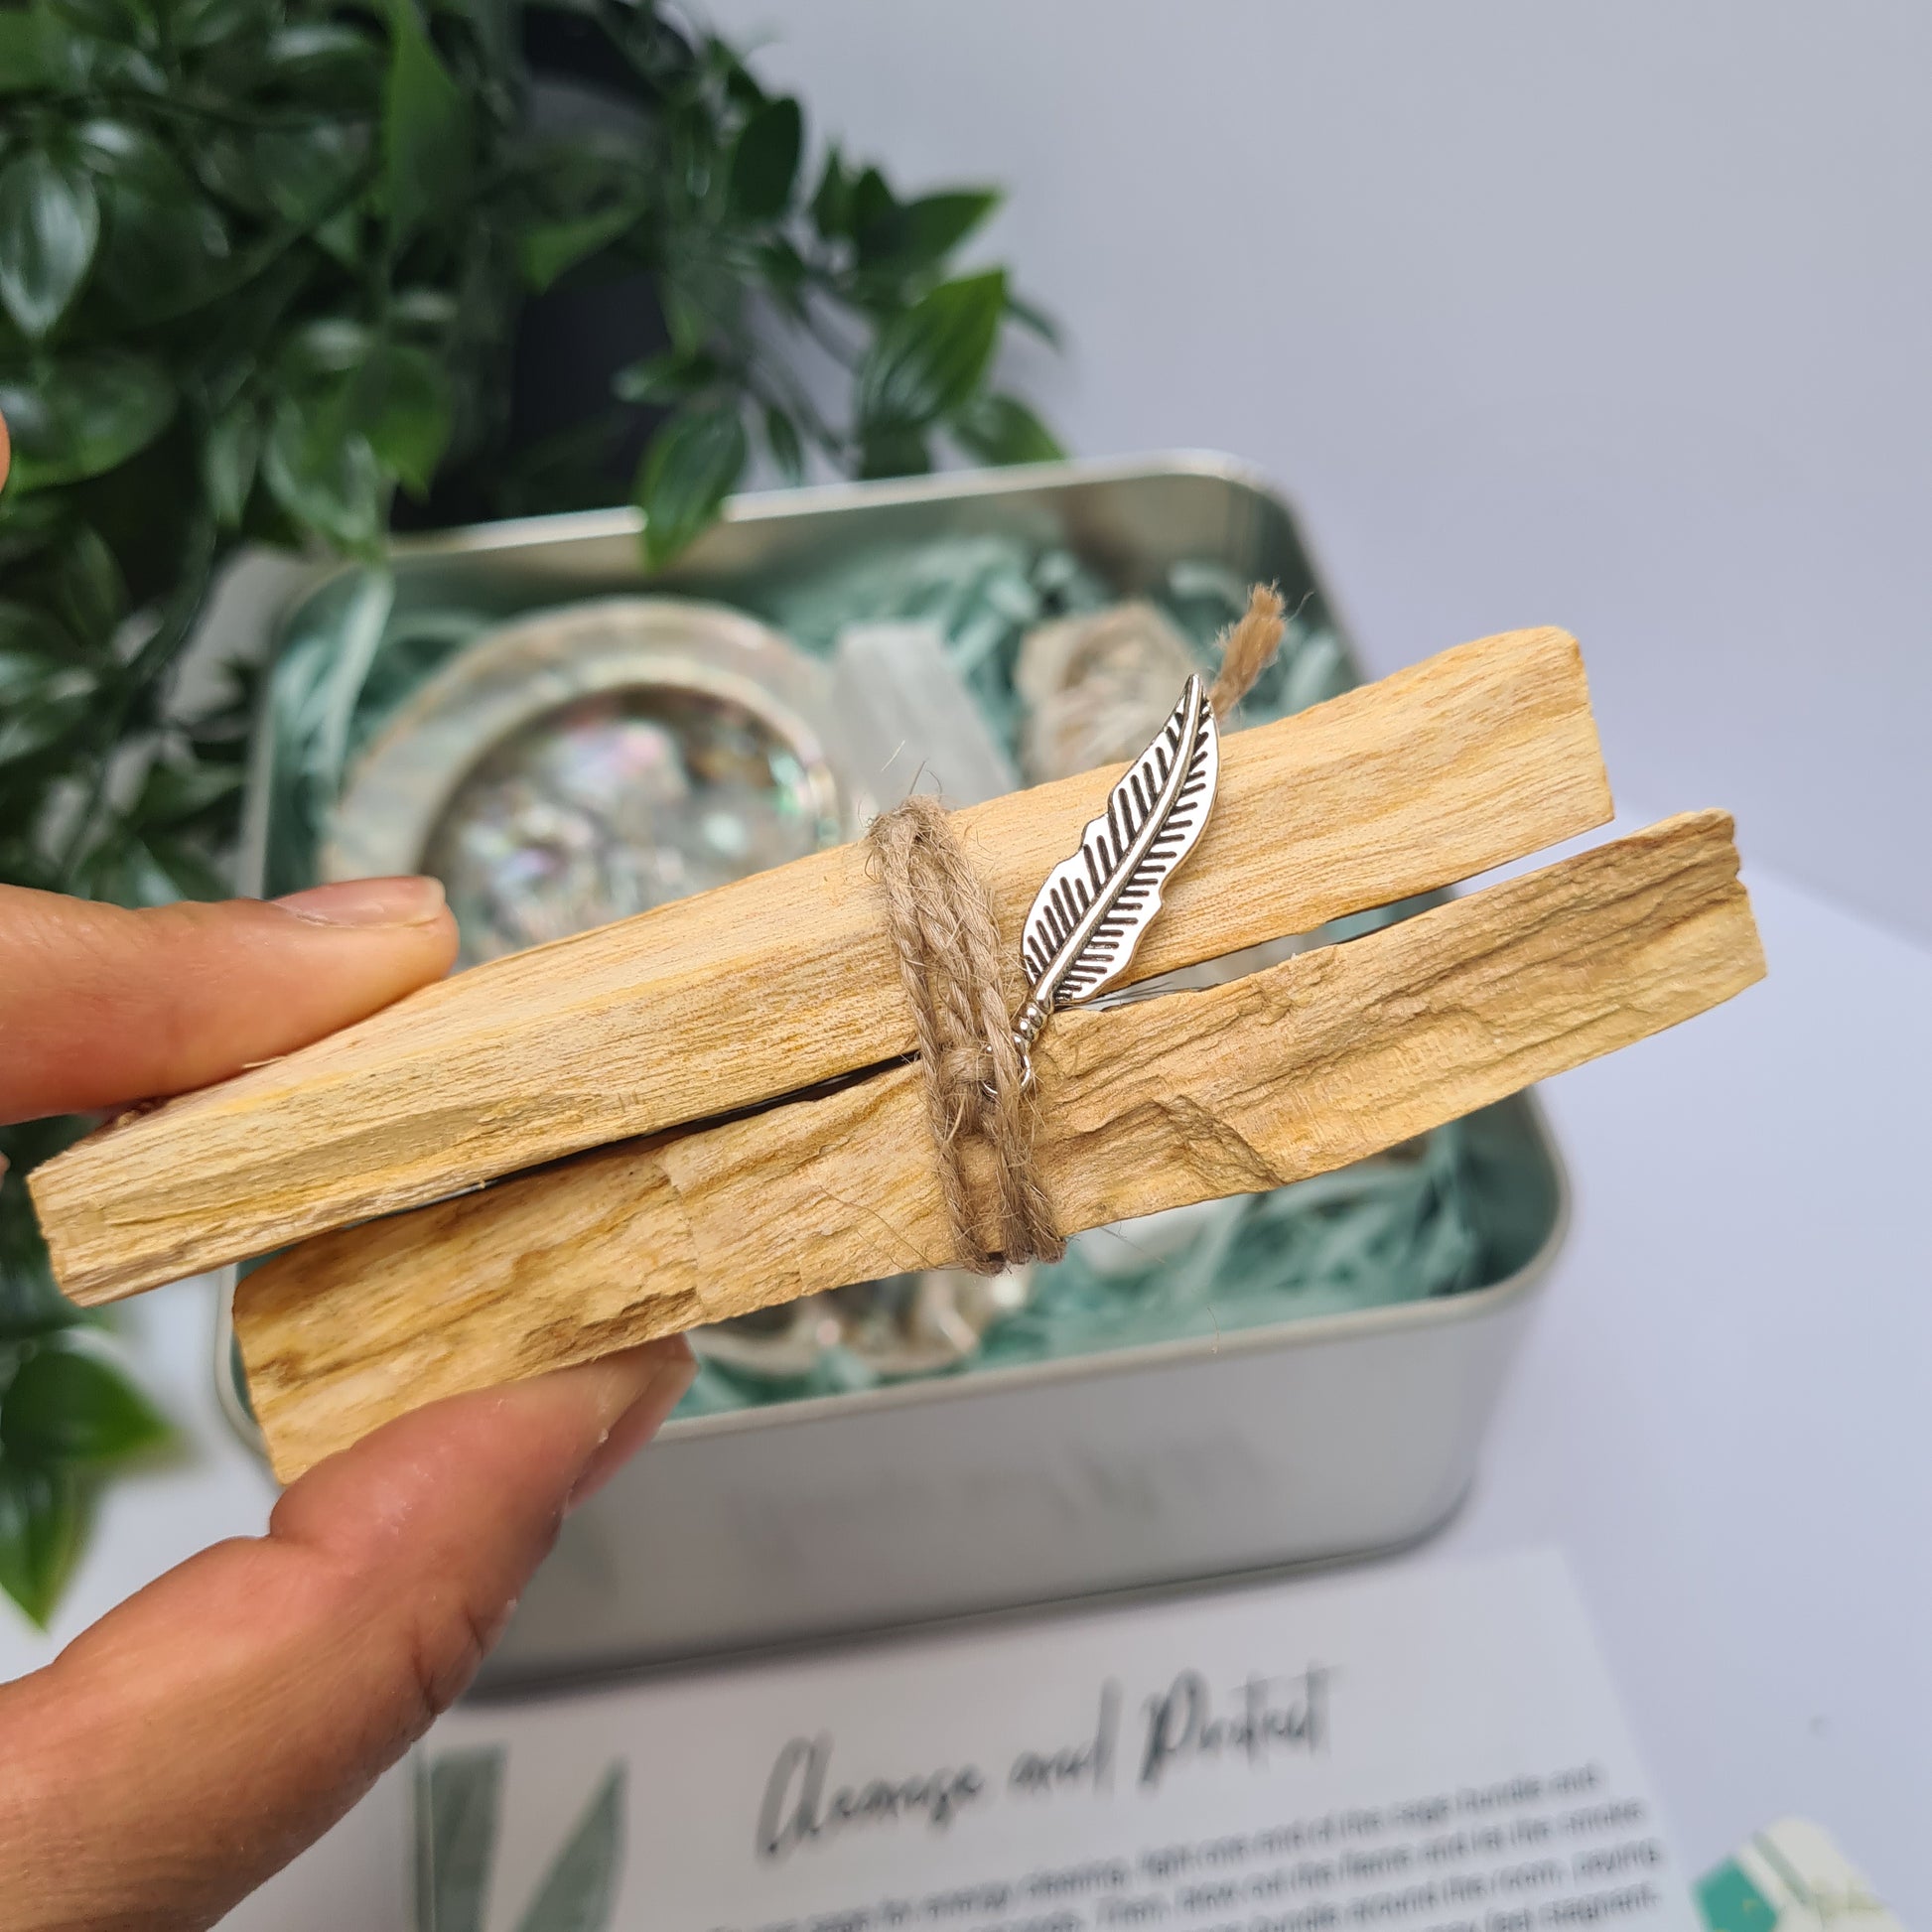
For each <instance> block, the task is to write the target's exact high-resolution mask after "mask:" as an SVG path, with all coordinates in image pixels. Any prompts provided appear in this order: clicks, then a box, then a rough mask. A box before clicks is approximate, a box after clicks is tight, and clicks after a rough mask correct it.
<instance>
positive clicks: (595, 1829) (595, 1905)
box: [517, 1762, 624, 1932]
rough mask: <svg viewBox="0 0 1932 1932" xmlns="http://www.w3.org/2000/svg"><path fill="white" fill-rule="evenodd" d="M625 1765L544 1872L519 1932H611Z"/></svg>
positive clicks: (612, 1773)
mask: <svg viewBox="0 0 1932 1932" xmlns="http://www.w3.org/2000/svg"><path fill="white" fill-rule="evenodd" d="M623 1787H624V1775H623V1765H622V1764H621V1762H620V1763H617V1764H613V1765H612V1766H611V1768H610V1770H609V1771H607V1772H606V1773H605V1775H604V1782H603V1784H601V1785H600V1786H599V1787H598V1790H597V1793H596V1795H595V1796H594V1797H593V1798H592V1799H591V1801H590V1803H589V1804H588V1805H586V1806H585V1808H584V1815H583V1816H582V1817H581V1818H580V1819H579V1820H578V1821H577V1829H576V1830H575V1831H574V1832H573V1833H572V1834H571V1836H570V1838H569V1840H568V1841H567V1842H566V1843H565V1845H564V1848H563V1850H562V1851H560V1852H559V1853H558V1854H557V1857H556V1860H555V1862H554V1863H552V1864H551V1867H550V1869H549V1870H548V1871H547V1872H545V1873H544V1877H543V1882H542V1884H540V1885H539V1886H538V1887H537V1890H536V1896H535V1897H534V1898H532V1899H531V1900H530V1905H529V1909H528V1910H527V1911H526V1912H525V1913H524V1914H523V1916H522V1917H521V1918H520V1919H519V1920H518V1921H517V1932H606V1929H607V1928H608V1927H609V1925H610V1923H611V1908H612V1906H613V1905H614V1904H616V1902H617V1895H618V1880H619V1879H620V1878H621V1876H622V1874H623Z"/></svg>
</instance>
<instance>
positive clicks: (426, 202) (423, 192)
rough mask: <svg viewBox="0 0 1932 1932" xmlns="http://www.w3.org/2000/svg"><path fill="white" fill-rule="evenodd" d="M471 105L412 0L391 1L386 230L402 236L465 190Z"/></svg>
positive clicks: (470, 146) (384, 114) (384, 121)
mask: <svg viewBox="0 0 1932 1932" xmlns="http://www.w3.org/2000/svg"><path fill="white" fill-rule="evenodd" d="M473 158H474V129H473V126H472V120H471V113H470V103H469V102H468V101H467V100H466V99H465V98H464V97H463V92H462V89H461V88H459V87H458V86H457V84H456V82H455V81H454V80H452V79H451V78H450V75H449V70H448V69H446V68H445V67H444V65H443V61H442V57H441V56H440V55H439V54H438V53H437V51H436V48H435V46H434V45H433V44H432V43H431V41H430V38H429V36H428V34H426V33H425V32H424V31H423V23H422V20H421V17H420V16H419V15H418V14H417V12H416V4H415V0H389V79H388V85H387V87H386V88H385V90H384V95H383V105H382V170H383V183H384V188H385V193H386V198H387V201H388V207H389V228H390V232H391V233H392V234H394V235H395V236H396V237H397V238H398V239H399V240H401V239H407V238H408V237H409V236H410V235H413V234H414V233H415V232H416V231H417V229H419V228H420V227H422V226H423V225H424V224H425V223H426V222H428V221H430V220H432V219H434V218H435V217H436V216H437V215H438V214H439V213H441V212H442V211H443V210H444V209H446V208H451V207H456V206H458V205H459V204H460V203H461V202H462V201H463V199H464V198H465V197H466V196H467V195H468V193H469V190H470V175H471V166H472V161H473Z"/></svg>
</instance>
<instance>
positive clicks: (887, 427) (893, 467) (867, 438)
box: [859, 423, 932, 477]
mask: <svg viewBox="0 0 1932 1932" xmlns="http://www.w3.org/2000/svg"><path fill="white" fill-rule="evenodd" d="M931 468H932V451H931V449H930V448H929V447H928V446H927V443H926V438H925V431H924V430H922V429H920V428H918V427H917V426H916V425H915V424H912V423H874V424H872V425H870V426H869V427H868V428H867V430H866V431H865V433H864V435H863V436H862V437H861V439H860V444H859V474H860V476H862V477H921V476H923V475H924V474H925V473H926V472H927V471H928V470H930V469H931Z"/></svg>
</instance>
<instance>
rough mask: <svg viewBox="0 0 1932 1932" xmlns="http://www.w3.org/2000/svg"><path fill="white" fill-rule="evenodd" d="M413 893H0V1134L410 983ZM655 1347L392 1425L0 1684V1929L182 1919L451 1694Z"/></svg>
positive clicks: (209, 1902)
mask: <svg viewBox="0 0 1932 1932" xmlns="http://www.w3.org/2000/svg"><path fill="white" fill-rule="evenodd" d="M455 951H456V927H455V922H454V921H453V920H452V919H451V917H450V915H449V913H448V911H447V910H446V909H445V908H444V905H443V899H442V894H441V892H440V890H439V889H438V888H437V887H436V886H435V884H434V882H432V881H429V880H374V881H367V882H362V883H358V884H354V885H341V886H328V887H323V888H319V889H317V890H316V891H314V892H312V893H306V894H299V895H297V896H296V897H294V898H293V899H288V900H283V901H281V902H279V903H273V904H262V903H259V902H256V901H253V900H237V901H232V902H230V903H227V904H222V905H196V904H182V905H171V906H165V907H161V908H159V909H156V910H152V911H140V912H136V911H127V910H123V909H122V908H120V907H117V906H109V905H94V904H87V903H83V902H81V901H78V900H73V899H66V898H61V897H56V896H55V895H52V894H47V893H34V892H26V891H23V890H21V889H18V888H10V887H0V1121H7V1120H17V1119H26V1118H31V1117H33V1116H34V1115H37V1114H42V1113H54V1112H70V1111H76V1110H80V1109H88V1108H96V1107H108V1106H114V1105H117V1104H121V1103H124V1102H126V1101H129V1100H133V1099H137V1098H144V1097H146V1096H149V1095H153V1094H160V1093H172V1092H178V1091H181V1090H183V1089H185V1088H189V1087H195V1086H201V1085H204V1084H206V1083H207V1082H208V1081H210V1080H215V1079H219V1078H221V1077H222V1076H223V1075H225V1074H228V1073H232V1072H234V1071H236V1070H237V1069H238V1068H240V1067H242V1066H244V1065H247V1064H249V1063H250V1062H253V1061H258V1060H264V1059H269V1058H273V1057H274V1056H275V1055H277V1054H280V1053H285V1052H288V1051H290V1050H291V1049H292V1048H294V1047H296V1046H300V1045H302V1044H304V1043H305V1042H307V1041H309V1040H311V1039H315V1038H318V1037H319V1036H320V1035H323V1034H326V1033H330V1032H333V1031H334V1030H335V1029H336V1028H338V1027H342V1026H345V1025H347V1024H348V1023H349V1022H350V1021H353V1020H357V1019H359V1018H361V1017H362V1016H363V1015H365V1014H368V1013H372V1012H374V1011H375V1010H376V1009H377V1008H378V1007H381V1006H385V1005H387V1004H388V1003H389V1002H390V1001H392V1000H395V999H397V998H399V997H400V996H401V995H403V994H404V993H407V992H409V991H410V990H411V989H412V988H414V987H416V986H419V985H422V984H424V983H425V982H427V981H430V980H433V979H436V978H439V977H440V976H441V975H442V974H443V973H444V972H445V971H447V970H448V967H449V964H450V961H451V959H452V958H453V957H454V956H455ZM690 1377H691V1359H690V1355H689V1351H688V1350H687V1349H686V1348H685V1346H684V1344H683V1343H682V1342H681V1341H672V1342H668V1343H666V1342H654V1343H650V1344H647V1345H646V1346H644V1347H642V1348H636V1349H631V1350H628V1351H625V1352H624V1353H621V1354H617V1355H611V1356H607V1357H605V1358H604V1359H603V1360H602V1361H597V1362H590V1363H586V1364H584V1365H583V1366H581V1367H577V1368H571V1369H565V1370H563V1371H561V1372H560V1373H556V1374H552V1375H546V1376H542V1377H539V1378H537V1379H534V1380H531V1381H527V1382H521V1383H513V1384H511V1385H509V1386H506V1387H503V1388H497V1389H491V1390H486V1391H483V1392H481V1393H478V1394H475V1395H466V1396H458V1397H455V1398H453V1399H452V1400H449V1401H446V1402H440V1403H435V1404H432V1405H430V1406H429V1407H426V1408H423V1409H420V1410H418V1411H416V1412H415V1413H414V1414H412V1415H409V1416H405V1417H403V1418H401V1419H400V1420H398V1421H396V1422H393V1423H391V1424H389V1425H388V1427H386V1428H384V1429H381V1430H378V1431H377V1432H375V1433H374V1434H373V1435H371V1436H368V1437H366V1438H364V1439H363V1441H361V1442H360V1443H358V1444H356V1445H355V1446H354V1448H352V1449H346V1450H345V1451H344V1452H343V1453H342V1454H340V1455H337V1456H334V1457H332V1458H330V1459H329V1460H328V1461H325V1462H322V1463H320V1464H318V1465H317V1466H316V1467H315V1468H314V1469H312V1470H310V1471H309V1473H308V1474H307V1475H305V1476H304V1477H303V1478H302V1479H301V1480H300V1481H299V1482H297V1483H295V1484H294V1485H293V1486H292V1487H291V1488H290V1489H289V1490H288V1491H287V1492H286V1493H285V1494H284V1495H283V1496H282V1498H281V1500H280V1501H279V1502H278V1503H277V1504H276V1507H275V1510H274V1513H273V1514H272V1516H271V1517H270V1519H269V1528H268V1534H267V1535H266V1536H263V1537H257V1538H238V1539H235V1540H233V1541H230V1542H226V1543H222V1544H218V1545H217V1546H215V1547H214V1548H213V1549H211V1550H207V1551H205V1552H203V1553H202V1554H201V1555H200V1556H197V1557H195V1558H193V1559H192V1560H191V1561H189V1562H188V1563H186V1564H184V1565H182V1567H181V1568H180V1569H178V1570H175V1571H172V1572H170V1573H169V1574H168V1575H167V1576H165V1577H163V1578H161V1579H160V1580H159V1581H157V1582H156V1583H153V1584H151V1585H149V1586H148V1587H147V1588H145V1589H143V1590H141V1591H140V1592H139V1593H138V1594H136V1595H135V1596H133V1597H132V1598H130V1599H129V1600H128V1601H127V1602H126V1603H124V1604H122V1605H121V1606H120V1607H119V1608H118V1609H116V1610H114V1611H112V1612H111V1613H110V1614H109V1615H107V1616H105V1617H103V1618H102V1619H101V1621H100V1622H99V1623H97V1624H95V1625H94V1626H93V1627H92V1628H91V1629H89V1630H87V1631H84V1632H83V1633H82V1634H81V1635H80V1636H79V1637H77V1638H75V1639H74V1641H73V1642H72V1643H71V1644H69V1647H68V1648H67V1650H66V1651H64V1652H63V1653H62V1655H61V1656H60V1657H59V1658H58V1659H56V1661H55V1662H54V1663H52V1664H50V1665H48V1666H47V1668H45V1669H44V1670H41V1671H38V1672H36V1673H34V1674H33V1675H32V1676H29V1677H25V1678H22V1679H20V1680H19V1681H17V1682H16V1683H13V1684H9V1685H4V1686H0V1926H4V1927H5V1928H7V1932H25V1928H34V1929H35V1932H47V1929H48V1928H54V1927H61V1928H82V1927H84V1928H87V1929H88V1932H100V1929H101V1928H109V1927H116V1928H120V1927H125V1928H133V1927H140V1928H142V1932H174V1928H186V1927H200V1926H206V1925H209V1924H211V1923H212V1922H213V1921H214V1920H215V1919H216V1918H218V1917H219V1916H220V1915H221V1914H222V1913H223V1912H225V1911H226V1910H227V1909H228V1908H229V1907H230V1906H232V1905H233V1904H234V1903H235V1902H236V1900H238V1899H239V1898H241V1897H242V1896H243V1895H244V1894H245V1893H246V1892H248V1891H249V1890H251V1889H253V1887H254V1886H256V1885H257V1884H259V1883H260V1882H261V1881H262V1880H263V1879H264V1878H266V1877H267V1876H268V1875H269V1874H270V1873H272V1872H273V1871H275V1870H277V1869H278V1868H279V1867H280V1866H282V1865H283V1864H285V1863H287V1862H288V1861H289V1860H290V1859H291V1858H293V1857H294V1856H295V1854H296V1853H297V1852H299V1851H301V1850H302V1849H303V1848H304V1847H305V1846H307V1845H309V1844H310V1843H311V1842H312V1841H314V1840H315V1839H316V1838H318V1837H319V1836H320V1835H321V1834H322V1833H323V1832H324V1831H326V1830H327V1829H328V1828H329V1826H331V1825H332V1824H334V1823H335V1821H336V1820H337V1819H338V1818H340V1817H341V1816H342V1815H343V1813H344V1812H345V1811H346V1810H347V1809H348V1808H349V1806H350V1805H352V1804H353V1803H354V1802H355V1801H356V1799H357V1798H359V1797H360V1796H361V1795H362V1793H363V1792H364V1791H365V1790H367V1788H368V1787H369V1785H370V1784H371V1783H372V1782H373V1781H374V1779H375V1778H376V1776H377V1775H378V1774H379V1773H380V1772H381V1771H382V1770H383V1769H384V1768H385V1767H387V1766H388V1765H389V1764H391V1763H393V1762H394V1761H395V1759H396V1758H398V1757H399V1756H400V1755H401V1754H402V1752H403V1751H404V1750H405V1749H406V1748H407V1746H408V1745H409V1743H410V1742H411V1741H412V1740H413V1739H414V1738H416V1737H417V1736H419V1735H420V1734H421V1733H422V1731H423V1730H424V1729H425V1728H426V1727H427V1726H428V1725H429V1723H430V1721H431V1720H432V1719H433V1718H434V1717H435V1716H436V1715H437V1713H438V1712H440V1711H441V1710H443V1709H444V1707H445V1706H447V1705H448V1704H449V1703H450V1701H451V1700H452V1699H453V1698H454V1697H456V1695H457V1694H458V1693H459V1692H460V1691H461V1690H462V1689H463V1687H464V1686H465V1685H466V1684H467V1683H468V1682H469V1680H470V1678H471V1675H472V1674H473V1673H474V1671H475V1670H476V1668H477V1665H478V1663H479V1662H480V1661H481V1659H482V1658H483V1654H484V1652H485V1651H487V1649H488V1648H489V1646H490V1644H491V1642H492V1641H493V1640H494V1639H495V1637H496V1635H497V1633H498V1631H499V1630H500V1629H501V1628H502V1625H503V1623H504V1621H505V1619H506V1618H507V1616H508V1614H509V1611H510V1609H511V1607H512V1606H513V1604H514V1603H515V1600H516V1596H517V1593H518V1591H519V1590H520V1589H521V1588H522V1587H523V1584H524V1582H525V1580H526V1579H527V1578H528V1577H529V1575H530V1573H531V1571H532V1570H534V1569H535V1567H536V1565H537V1563H538V1562H539V1561H540V1560H541V1558H542V1557H543V1555H544V1553H545V1551H546V1550H547V1549H548V1548H549V1546H550V1543H551V1540H552V1538H553V1537H554V1536H555V1534H556V1530H557V1525H558V1523H559V1522H560V1521H561V1519H562V1517H563V1515H564V1514H565V1512H566V1511H567V1510H568V1509H570V1508H571V1507H572V1506H573V1505H574V1504H575V1503H577V1502H580V1501H582V1500H583V1499H584V1497H586V1496H587V1495H589V1494H590V1493H591V1492H592V1491H593V1490H594V1489H595V1488H596V1487H597V1486H598V1485H599V1484H600V1483H601V1482H602V1481H603V1480H604V1479H605V1478H607V1477H608V1476H609V1475H610V1474H611V1473H612V1472H613V1471H614V1470H615V1469H616V1468H617V1467H618V1465H619V1464H620V1463H621V1462H622V1461H623V1459H624V1458H625V1457H626V1456H627V1455H629V1454H630V1452H631V1451H632V1450H633V1449H636V1448H638V1447H639V1446H640V1445H641V1444H642V1443H644V1442H645V1441H647V1440H648V1439H649V1438H650V1437H651V1436H652V1435H654V1434H655V1433H656V1431H657V1428H658V1426H659V1424H660V1423H662V1422H663V1420H664V1418H665V1417H666V1416H667V1415H668V1414H669V1413H670V1411H671V1409H672V1408H673V1407H674V1406H675V1405H676V1403H677V1400H678V1398H679V1397H680V1396H681V1395H682V1394H683V1392H684V1390H685V1388H686V1387H687V1386H688V1384H689V1381H690Z"/></svg>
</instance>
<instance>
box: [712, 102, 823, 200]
mask: <svg viewBox="0 0 1932 1932" xmlns="http://www.w3.org/2000/svg"><path fill="white" fill-rule="evenodd" d="M804 145H805V116H804V112H803V110H802V109H801V108H800V107H799V105H798V103H797V101H795V100H793V99H792V98H791V97H790V96H789V95H781V96H780V97H779V98H778V99H776V100H767V101H766V102H765V103H764V105H763V106H762V107H760V108H759V110H758V112H757V113H755V114H754V115H753V116H752V118H751V119H750V120H748V121H747V122H746V123H745V125H744V126H743V127H742V128H741V129H740V130H739V133H738V139H737V141H736V142H735V143H734V144H733V146H732V157H731V175H730V187H729V189H728V190H727V193H726V200H727V202H728V204H729V206H730V207H731V211H732V213H733V214H735V215H736V216H737V217H738V218H739V219H740V220H742V221H769V220H771V219H773V218H774V217H775V216H777V215H780V214H782V213H783V212H784V211H785V208H786V207H787V206H789V204H790V201H791V187H792V183H793V182H794V181H796V180H797V178H798V157H799V155H800V153H801V152H802V151H803V149H804Z"/></svg>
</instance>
